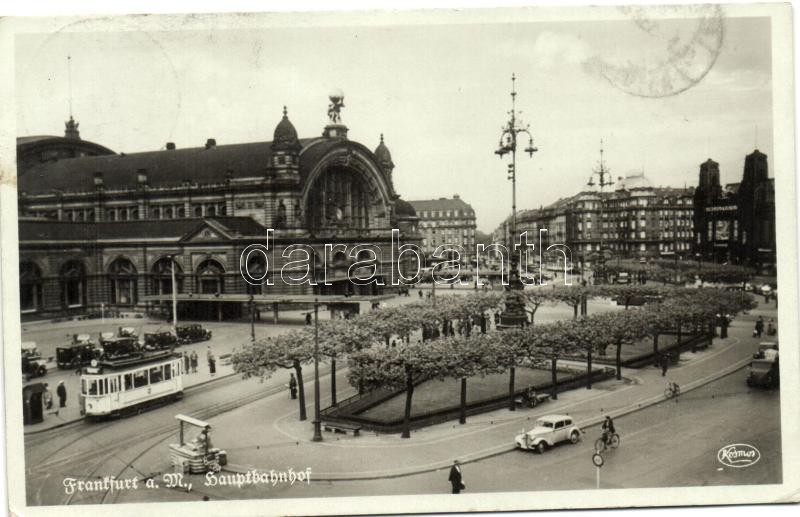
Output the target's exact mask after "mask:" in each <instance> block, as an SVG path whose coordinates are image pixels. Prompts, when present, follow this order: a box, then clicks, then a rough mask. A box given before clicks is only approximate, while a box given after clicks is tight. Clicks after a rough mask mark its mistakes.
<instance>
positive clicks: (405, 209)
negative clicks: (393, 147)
mask: <svg viewBox="0 0 800 517" xmlns="http://www.w3.org/2000/svg"><path fill="white" fill-rule="evenodd" d="M387 152H388V151H387ZM394 213H395V214H397V216H398V217H417V211H416V210H414V207H413V206H412V205H411V203H409V202H408V201H403V200H402V199H397V200H396V201H395V202H394Z"/></svg>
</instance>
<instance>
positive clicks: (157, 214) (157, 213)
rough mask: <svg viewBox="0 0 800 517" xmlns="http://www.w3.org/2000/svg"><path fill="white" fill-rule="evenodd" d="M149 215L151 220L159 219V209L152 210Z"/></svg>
mask: <svg viewBox="0 0 800 517" xmlns="http://www.w3.org/2000/svg"><path fill="white" fill-rule="evenodd" d="M151 215H152V219H161V209H160V208H158V207H155V208H153V211H152V212H151Z"/></svg>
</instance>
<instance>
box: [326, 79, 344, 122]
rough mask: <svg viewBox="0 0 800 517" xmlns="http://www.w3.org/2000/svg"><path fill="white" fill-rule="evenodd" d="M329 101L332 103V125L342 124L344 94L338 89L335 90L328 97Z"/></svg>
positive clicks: (330, 116) (330, 107)
mask: <svg viewBox="0 0 800 517" xmlns="http://www.w3.org/2000/svg"><path fill="white" fill-rule="evenodd" d="M328 99H330V101H331V103H330V104H329V105H328V118H329V119H330V121H331V124H341V123H342V115H341V111H342V108H344V92H342V90H340V89H338V88H334V89H333V90H332V91H331V93H330V94H329V95H328Z"/></svg>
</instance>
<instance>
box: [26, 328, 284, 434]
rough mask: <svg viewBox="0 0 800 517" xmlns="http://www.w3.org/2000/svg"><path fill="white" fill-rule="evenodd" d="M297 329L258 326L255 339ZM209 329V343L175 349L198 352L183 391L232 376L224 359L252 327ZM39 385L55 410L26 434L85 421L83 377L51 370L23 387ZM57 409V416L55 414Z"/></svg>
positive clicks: (241, 341)
mask: <svg viewBox="0 0 800 517" xmlns="http://www.w3.org/2000/svg"><path fill="white" fill-rule="evenodd" d="M294 326H295V325H281V324H279V325H272V324H267V325H264V324H257V325H256V337H257V338H262V337H264V336H274V335H278V334H280V333H283V332H287V331H288V330H290V329H291V328H293V327H294ZM209 327H211V328H212V330H213V337H212V338H211V340H210V341H204V342H200V343H193V344H191V345H182V346H179V347H177V348H176V349H175V352H177V353H180V354H183V352H187V353H188V354H191V353H192V351H195V352H196V353H197V362H198V365H197V373H190V374H188V375H186V376H184V378H183V387H184V389H186V388H191V387H193V386H197V385H200V384H204V383H206V382H210V381H212V380H214V379H219V378H222V377H226V376H228V375H231V374H233V367H232V366H231V365H230V363H229V359H228V358H227V357H224V356H228V355H229V354H230V353H232V352H233V350H234V349H236V348H237V346H241V345H242V344H244V343H247V342H249V340H250V325H245V324H243V323H223V324H216V325H213V326H211V325H209ZM209 347H211V349H212V351H213V353H214V356H215V357H216V359H217V362H216V370H217V371H216V374H215V376H214V377H212V376H211V374H210V372H209V369H208V361H207V359H206V357H207V356H206V354H207V351H208V348H209ZM58 381H64V385H65V387H66V388H67V405H66V407H65V408H58V397H57V396H56V391H55V390H56V386H57V385H58ZM39 382H41V383H47V384H48V388H49V389H50V392H51V393H52V395H53V408H52V409H51V410H45V414H44V420H43V421H42V422H40V423H38V424H32V425H26V426H24V434H31V433H38V432H42V431H46V430H48V429H54V428H57V427H63V426H65V425H67V424H70V423H73V422H76V421H79V420H81V419H82V418H83V416H82V415H81V414H80V407H79V405H78V400H79V398H78V393H79V392H80V377H79V376H78V375H76V374H75V371H74V370H72V369H68V370H61V369H58V368H52V369H50V370H48V373H47V375H45V376H44V377H36V378H33V379H31V380H30V381H27V382H25V383H24V384H25V385H28V384H35V383H39ZM56 410H58V414H56Z"/></svg>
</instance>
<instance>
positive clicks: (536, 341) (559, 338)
mask: <svg viewBox="0 0 800 517" xmlns="http://www.w3.org/2000/svg"><path fill="white" fill-rule="evenodd" d="M572 325H574V323H572V322H564V321H556V322H553V323H547V324H544V325H540V326H539V327H538V328H537V329H536V332H533V331H532V329H531V331H530V332H529V334H530V340H529V341H528V347H527V350H526V356H527V358H528V361H530V362H531V363H532V364H534V365H537V364H540V363H542V362H546V361H548V360H549V361H550V376H551V385H552V386H551V393H550V396H551V398H552V399H553V400H557V399H558V360H559V359H560V358H561V357H563V356H564V355H566V354H568V353H571V352H573V351H574V350H573V348H574V346H573V344H572V343H571V342H570V340H569V335H570V334H569V327H570V326H572Z"/></svg>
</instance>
